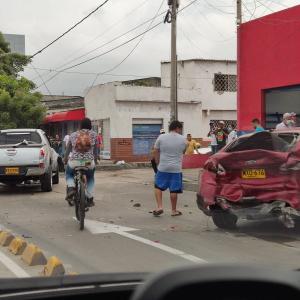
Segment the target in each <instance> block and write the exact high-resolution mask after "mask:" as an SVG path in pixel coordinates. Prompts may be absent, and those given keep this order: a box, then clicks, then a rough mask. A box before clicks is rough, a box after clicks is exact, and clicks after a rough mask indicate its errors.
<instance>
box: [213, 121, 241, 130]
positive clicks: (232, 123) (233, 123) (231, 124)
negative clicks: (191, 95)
mask: <svg viewBox="0 0 300 300" xmlns="http://www.w3.org/2000/svg"><path fill="white" fill-rule="evenodd" d="M220 121H224V123H225V128H229V127H231V128H236V126H237V121H236V120H210V122H209V123H210V124H211V127H212V128H218V125H219V122H220Z"/></svg>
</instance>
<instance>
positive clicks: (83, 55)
mask: <svg viewBox="0 0 300 300" xmlns="http://www.w3.org/2000/svg"><path fill="white" fill-rule="evenodd" d="M165 13H166V11H164V12H162V13H160V14H159V15H157V16H156V17H155V18H150V19H148V20H146V21H144V22H142V23H141V24H139V25H137V26H135V27H133V28H131V29H130V30H128V31H126V32H124V33H122V34H120V35H118V36H117V37H115V38H113V39H111V40H110V41H108V42H106V43H104V44H102V45H100V46H98V47H96V48H94V49H92V50H90V51H88V52H86V53H84V54H82V55H80V56H77V57H75V58H73V59H71V60H70V61H68V62H66V63H64V64H63V65H61V66H59V67H58V69H60V68H63V67H64V66H66V65H68V64H70V63H72V62H74V61H77V60H79V59H80V58H83V57H85V56H87V55H89V54H91V53H93V52H95V51H97V50H99V49H101V48H103V47H105V46H107V45H109V44H111V43H113V42H114V41H116V40H118V39H120V38H122V37H123V36H125V35H127V34H128V33H130V32H132V31H135V30H136V29H138V28H139V27H142V26H143V25H145V24H147V23H149V22H151V21H153V20H154V19H156V18H158V17H159V16H161V15H163V14H165ZM45 75H46V74H45ZM32 80H34V79H32Z"/></svg>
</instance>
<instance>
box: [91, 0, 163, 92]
mask: <svg viewBox="0 0 300 300" xmlns="http://www.w3.org/2000/svg"><path fill="white" fill-rule="evenodd" d="M164 1H165V0H162V2H161V4H160V6H159V8H158V10H157V12H156V13H155V16H154V18H153V19H152V21H151V23H150V24H149V26H148V28H147V29H150V27H151V26H152V24H153V22H154V20H155V18H156V17H157V15H158V14H159V11H160V10H161V8H162V6H163V4H164ZM146 33H147V31H145V33H144V34H143V35H142V36H141V38H140V39H139V40H138V42H137V43H136V44H135V45H134V47H133V48H132V49H131V50H130V52H129V53H128V54H127V55H126V56H125V57H124V58H123V59H122V60H121V61H120V62H119V63H117V64H116V65H115V66H113V67H112V68H110V69H108V70H107V71H104V72H103V73H102V72H101V73H98V74H97V76H96V77H95V79H94V81H93V83H92V85H91V86H90V88H89V90H88V92H87V93H86V94H88V93H89V92H90V90H91V89H92V88H93V87H94V84H95V83H96V80H97V79H98V77H99V75H105V74H106V73H108V72H112V71H114V70H115V69H117V68H118V67H119V66H121V65H122V64H123V63H124V62H125V61H126V60H127V59H128V58H129V57H130V56H131V54H132V53H133V52H134V51H135V50H136V48H137V47H138V46H139V45H140V43H141V42H142V41H143V39H144V37H145V35H146Z"/></svg>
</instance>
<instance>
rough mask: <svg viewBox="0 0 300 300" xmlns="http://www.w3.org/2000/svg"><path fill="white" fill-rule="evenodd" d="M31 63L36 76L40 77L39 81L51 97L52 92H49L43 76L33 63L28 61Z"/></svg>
mask: <svg viewBox="0 0 300 300" xmlns="http://www.w3.org/2000/svg"><path fill="white" fill-rule="evenodd" d="M30 64H31V65H32V68H33V69H34V71H35V72H36V74H37V75H38V77H39V78H40V79H41V81H42V82H43V85H44V86H45V88H46V90H47V91H48V93H49V95H50V96H51V97H53V95H52V93H51V92H50V90H49V88H48V86H47V85H46V83H45V81H44V79H43V77H42V76H41V74H40V72H39V71H38V70H37V68H36V67H35V66H34V65H33V63H30Z"/></svg>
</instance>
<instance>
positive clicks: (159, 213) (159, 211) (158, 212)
mask: <svg viewBox="0 0 300 300" xmlns="http://www.w3.org/2000/svg"><path fill="white" fill-rule="evenodd" d="M152 213H153V216H155V217H158V216H160V215H161V214H163V213H164V211H163V209H159V210H154V211H153V212H152Z"/></svg>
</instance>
